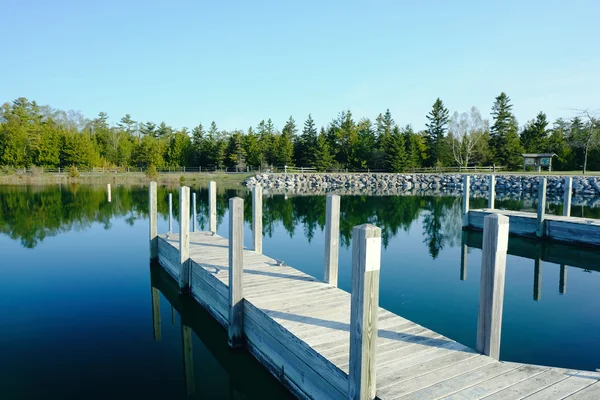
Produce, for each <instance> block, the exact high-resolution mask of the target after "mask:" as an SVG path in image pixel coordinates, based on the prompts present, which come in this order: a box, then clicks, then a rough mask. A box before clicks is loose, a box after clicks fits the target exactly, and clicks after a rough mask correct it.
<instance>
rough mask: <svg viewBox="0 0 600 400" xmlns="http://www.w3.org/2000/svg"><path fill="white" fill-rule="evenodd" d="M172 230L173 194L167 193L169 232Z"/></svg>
mask: <svg viewBox="0 0 600 400" xmlns="http://www.w3.org/2000/svg"><path fill="white" fill-rule="evenodd" d="M172 232H173V194H172V193H169V233H172Z"/></svg>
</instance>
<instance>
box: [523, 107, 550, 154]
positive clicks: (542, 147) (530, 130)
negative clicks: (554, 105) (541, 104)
mask: <svg viewBox="0 0 600 400" xmlns="http://www.w3.org/2000/svg"><path fill="white" fill-rule="evenodd" d="M547 128H548V120H547V118H546V114H544V113H543V112H541V111H540V112H539V114H538V115H537V116H536V117H535V120H533V121H530V122H528V123H527V125H526V126H525V128H524V129H523V131H522V132H521V144H522V145H523V148H524V150H525V151H526V152H528V153H543V152H546V151H548V129H547Z"/></svg>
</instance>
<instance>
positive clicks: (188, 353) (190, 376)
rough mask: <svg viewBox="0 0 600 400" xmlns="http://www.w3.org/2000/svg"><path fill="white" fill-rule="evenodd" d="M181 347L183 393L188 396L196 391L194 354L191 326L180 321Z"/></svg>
mask: <svg viewBox="0 0 600 400" xmlns="http://www.w3.org/2000/svg"><path fill="white" fill-rule="evenodd" d="M181 348H182V352H183V379H184V383H185V394H186V395H188V396H190V395H192V394H194V392H195V391H196V381H195V379H194V354H193V352H192V328H190V327H189V326H186V325H184V324H183V321H182V322H181Z"/></svg>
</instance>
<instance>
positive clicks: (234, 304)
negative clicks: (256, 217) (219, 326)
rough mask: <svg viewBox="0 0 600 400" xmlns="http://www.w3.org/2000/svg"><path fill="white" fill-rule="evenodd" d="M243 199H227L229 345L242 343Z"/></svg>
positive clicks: (238, 345)
mask: <svg viewBox="0 0 600 400" xmlns="http://www.w3.org/2000/svg"><path fill="white" fill-rule="evenodd" d="M243 276H244V200H242V199H240V198H239V197H234V198H231V199H229V329H228V333H229V347H232V348H237V347H241V346H242V345H243V339H244V338H243V336H244V294H243V292H242V288H243V280H242V279H243Z"/></svg>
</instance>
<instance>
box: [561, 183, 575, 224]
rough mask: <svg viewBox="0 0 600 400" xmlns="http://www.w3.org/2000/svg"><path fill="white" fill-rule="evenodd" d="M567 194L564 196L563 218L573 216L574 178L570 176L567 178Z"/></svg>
mask: <svg viewBox="0 0 600 400" xmlns="http://www.w3.org/2000/svg"><path fill="white" fill-rule="evenodd" d="M564 188H565V194H564V199H565V200H564V202H563V216H565V217H570V216H571V196H572V193H573V178H571V177H570V176H569V177H567V178H565V186H564Z"/></svg>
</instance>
